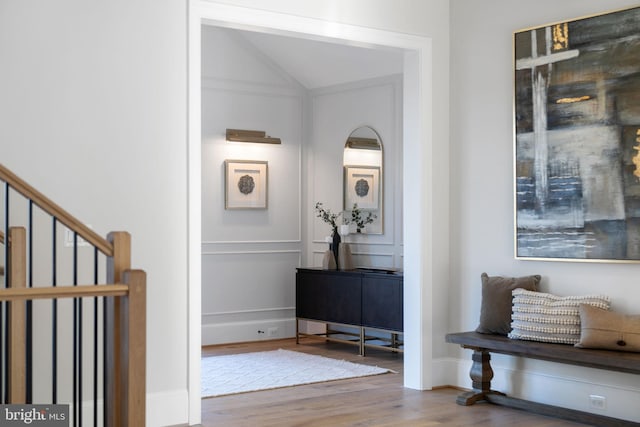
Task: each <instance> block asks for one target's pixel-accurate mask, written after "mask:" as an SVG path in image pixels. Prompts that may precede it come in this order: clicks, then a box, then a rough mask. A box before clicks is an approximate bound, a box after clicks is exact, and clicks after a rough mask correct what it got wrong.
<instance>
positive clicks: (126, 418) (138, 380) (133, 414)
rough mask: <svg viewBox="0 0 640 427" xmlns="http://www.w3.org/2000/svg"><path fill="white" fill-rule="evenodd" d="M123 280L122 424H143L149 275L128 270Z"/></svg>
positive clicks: (140, 271) (144, 413) (139, 271)
mask: <svg viewBox="0 0 640 427" xmlns="http://www.w3.org/2000/svg"><path fill="white" fill-rule="evenodd" d="M124 283H125V284H127V285H129V294H128V296H127V297H120V299H122V301H123V304H122V307H121V308H122V313H121V314H122V326H123V327H124V329H123V331H122V332H123V333H122V334H123V339H124V340H123V345H122V353H121V360H122V376H121V378H122V385H123V388H124V391H125V394H124V395H123V402H122V405H123V406H122V416H123V418H122V419H123V424H122V425H126V426H131V427H132V426H144V425H146V424H145V415H146V364H147V361H146V357H147V320H146V319H147V309H146V308H147V274H146V273H145V272H144V271H142V270H128V271H126V272H125V273H124Z"/></svg>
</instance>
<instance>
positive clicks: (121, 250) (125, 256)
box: [0, 164, 146, 427]
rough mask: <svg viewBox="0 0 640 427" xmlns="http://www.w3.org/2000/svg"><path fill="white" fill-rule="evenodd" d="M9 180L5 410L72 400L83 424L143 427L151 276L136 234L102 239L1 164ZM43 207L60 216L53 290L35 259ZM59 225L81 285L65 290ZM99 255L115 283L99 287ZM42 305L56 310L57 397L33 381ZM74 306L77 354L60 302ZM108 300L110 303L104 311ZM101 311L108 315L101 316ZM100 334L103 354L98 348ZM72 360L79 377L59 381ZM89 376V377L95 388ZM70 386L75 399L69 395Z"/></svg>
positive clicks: (0, 387) (2, 331) (1, 362)
mask: <svg viewBox="0 0 640 427" xmlns="http://www.w3.org/2000/svg"><path fill="white" fill-rule="evenodd" d="M0 182H4V232H1V231H0V243H2V244H4V252H5V263H4V264H5V265H4V273H5V275H4V276H5V277H4V284H5V286H4V288H0V350H1V351H0V403H23V404H38V403H39V404H47V403H51V404H60V403H68V404H69V405H70V408H71V409H72V413H71V414H70V418H71V419H72V421H73V426H74V427H75V426H82V425H83V422H84V421H86V420H89V421H88V424H92V425H94V426H96V427H97V426H98V425H104V426H108V427H120V426H131V427H133V426H136V427H137V426H144V425H145V411H146V405H145V399H146V386H145V383H146V274H145V272H144V271H142V270H134V269H131V237H130V235H129V233H126V232H113V233H110V234H109V235H108V236H107V239H104V238H102V237H101V236H100V235H98V234H97V233H96V232H94V231H93V230H92V229H90V228H89V227H87V226H86V225H85V224H83V223H82V222H80V221H79V220H77V219H76V218H75V217H73V216H72V215H71V214H69V213H68V212H67V211H65V210H64V209H62V208H61V207H60V206H58V205H56V204H55V203H53V202H52V201H51V200H49V199H48V198H47V197H45V196H44V195H43V194H42V193H40V192H39V191H37V190H36V189H35V188H33V187H31V186H30V185H29V184H27V183H26V182H25V181H24V180H22V179H21V178H19V177H18V176H16V175H15V174H14V173H12V172H11V171H10V170H8V169H7V168H6V167H4V166H3V165H1V164H0ZM14 194H17V195H20V196H21V197H22V198H23V199H24V200H26V201H27V205H28V215H27V218H26V219H24V218H20V220H15V219H14V217H15V216H18V215H15V213H14V212H13V210H12V207H11V203H10V202H11V201H12V198H13V197H14ZM34 207H37V208H38V209H39V210H41V211H42V212H44V213H45V214H48V216H49V217H50V218H51V224H52V237H51V241H52V245H51V255H52V263H51V272H50V274H51V279H50V282H51V283H47V284H38V283H34V279H35V278H36V276H38V277H39V276H41V275H38V274H37V273H41V272H40V271H36V270H38V269H41V268H42V267H41V265H42V263H40V262H38V263H36V262H35V256H34V245H35V243H34V241H35V239H34V234H36V233H35V232H34V224H33V223H34V216H35V215H34ZM41 216H42V215H41ZM21 221H22V222H26V226H24V225H23V224H20V225H14V223H20V222H21ZM58 223H61V224H63V225H64V226H66V227H67V228H68V229H69V230H70V232H71V233H72V235H73V244H72V246H73V265H72V268H71V270H72V276H73V279H72V280H71V282H72V283H68V284H66V285H61V284H59V283H58V277H59V276H60V275H61V274H60V272H59V271H58V270H59V269H61V267H60V265H59V264H61V262H60V259H59V258H60V257H59V254H58V252H59V250H58V247H59V246H60V242H59V241H58V240H59V239H58V234H59V233H58V232H59V230H58V228H57V225H58ZM80 239H83V240H84V241H86V242H87V244H88V245H90V246H92V247H93V250H94V256H93V280H91V282H93V283H89V284H82V283H80V279H79V277H80V268H79V264H80V261H79V260H80V256H79V249H78V248H79V243H78V242H79V240H80ZM100 257H102V258H103V259H104V260H105V261H106V262H105V264H106V267H105V268H106V271H105V273H106V283H99V281H100V280H99V276H100V274H99V259H100ZM89 269H90V268H89ZM40 300H50V301H51V303H50V304H51V305H50V307H47V309H46V310H41V311H47V310H50V312H51V317H50V318H49V320H50V321H51V324H52V325H51V326H52V332H51V355H52V357H51V365H50V366H51V369H50V372H49V374H48V375H50V377H51V381H50V383H51V384H50V385H51V391H50V393H47V392H46V391H43V390H42V388H43V387H39V384H38V383H39V382H38V381H37V379H34V376H33V375H34V374H33V372H34V363H36V362H34V330H36V329H37V330H38V331H40V327H36V326H35V325H34V322H36V321H37V320H38V319H36V317H38V316H35V315H34V314H38V315H39V314H41V313H34V304H35V303H36V301H40ZM67 300H71V301H72V304H73V310H72V311H73V314H72V317H73V332H72V335H73V346H72V347H73V348H72V350H71V352H72V355H71V357H69V356H70V355H69V354H68V353H69V349H68V348H66V347H64V346H60V345H59V344H58V336H59V335H60V333H61V331H62V332H68V331H66V330H64V329H63V328H62V325H63V323H64V319H63V318H64V315H65V314H67V313H66V311H65V310H64V309H63V307H62V306H59V303H60V304H63V302H64V301H67ZM99 300H101V301H102V304H101V306H100V305H99V304H98V302H99ZM91 302H93V307H92V308H91V304H90V303H91ZM38 304H39V303H38ZM65 307H68V306H65ZM100 307H102V317H100V315H99V311H100ZM89 310H90V311H92V314H93V319H92V320H90V319H89V317H90V316H89V315H88V314H87V313H86V311H89ZM39 311H40V310H39ZM67 311H71V310H67ZM45 323H46V322H45ZM87 325H88V326H92V327H93V331H92V332H93V333H92V336H93V339H92V340H90V341H91V342H90V343H89V344H87V343H86V341H85V340H83V337H84V336H85V335H87V333H88V331H87V329H85V327H86V326H87ZM100 326H101V327H102V328H101V329H100ZM100 337H101V338H102V351H100V350H99V346H100ZM88 354H91V355H92V356H93V363H92V364H91V365H92V366H91V367H89V368H87V367H86V366H84V365H83V362H84V360H85V359H86V358H87V355H88ZM60 356H63V357H60ZM68 359H73V366H72V375H70V377H71V378H62V379H59V378H58V377H59V376H60V375H61V374H62V371H63V369H62V367H63V365H64V366H67V365H66V362H67V361H68ZM100 365H102V367H103V369H102V375H100V372H99V370H100V369H99V368H100ZM39 372H40V370H39ZM87 372H88V373H89V374H90V375H89V381H88V378H87V375H86V374H87ZM44 382H45V383H46V382H47V381H44ZM87 382H89V383H90V384H91V385H90V389H91V391H90V392H87V390H86V389H87V387H85V384H86V383H87ZM100 384H101V385H102V388H101V390H100V387H99V385H100ZM69 385H70V386H71V387H70V388H72V393H69V392H68V388H69V387H68V386H69ZM44 388H46V387H44ZM100 391H101V392H102V398H100ZM64 392H67V395H68V394H72V395H73V396H72V399H71V400H68V399H66V398H65V396H63V394H64ZM91 392H92V393H91ZM47 394H48V395H49V397H48V398H45V399H47V401H42V400H43V398H42V396H44V395H47ZM88 394H92V400H91V399H89V402H90V404H89V406H90V407H91V412H92V415H93V416H92V417H90V416H89V415H87V414H86V413H85V414H83V407H84V406H87V400H86V399H85V398H86V397H87V395H88ZM91 402H92V403H91ZM100 406H102V409H101V410H100Z"/></svg>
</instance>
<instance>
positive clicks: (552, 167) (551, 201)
mask: <svg viewBox="0 0 640 427" xmlns="http://www.w3.org/2000/svg"><path fill="white" fill-rule="evenodd" d="M513 42H514V44H513V46H514V86H515V88H514V89H515V94H514V145H515V148H514V175H515V197H514V204H515V230H516V233H515V252H516V258H518V259H543V260H559V261H600V262H637V261H640V7H635V8H630V9H624V10H618V11H614V12H608V13H604V14H600V15H595V16H590V17H586V18H579V19H574V20H569V21H564V22H557V23H553V24H548V25H543V26H539V27H535V28H529V29H526V30H521V31H517V32H515V33H514V37H513Z"/></svg>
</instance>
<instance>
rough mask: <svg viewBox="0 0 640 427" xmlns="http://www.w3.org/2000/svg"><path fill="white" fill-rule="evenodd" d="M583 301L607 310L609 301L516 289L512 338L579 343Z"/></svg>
mask: <svg viewBox="0 0 640 427" xmlns="http://www.w3.org/2000/svg"><path fill="white" fill-rule="evenodd" d="M580 304H589V305H592V306H595V307H600V308H602V309H605V310H608V309H609V305H610V301H609V297H608V296H605V295H582V296H566V297H560V296H557V295H552V294H547V293H543V292H529V291H526V290H524V289H515V290H514V291H513V314H512V315H511V319H512V320H511V328H512V329H511V332H510V333H509V338H512V339H518V340H528V341H542V342H551V343H558V344H576V343H577V342H578V341H580V313H579V308H580Z"/></svg>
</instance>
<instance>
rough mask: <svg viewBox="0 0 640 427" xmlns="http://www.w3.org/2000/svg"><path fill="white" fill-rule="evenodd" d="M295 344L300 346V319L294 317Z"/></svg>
mask: <svg viewBox="0 0 640 427" xmlns="http://www.w3.org/2000/svg"><path fill="white" fill-rule="evenodd" d="M296 344H300V319H298V318H297V317H296Z"/></svg>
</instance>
